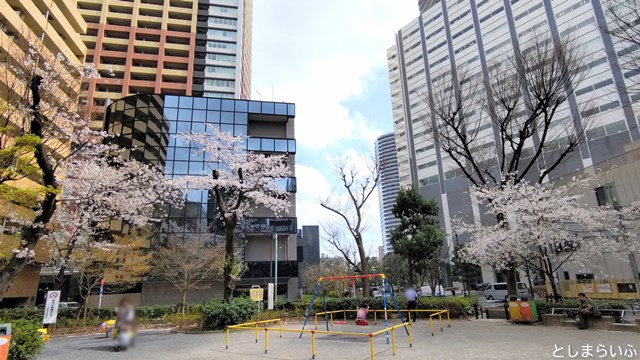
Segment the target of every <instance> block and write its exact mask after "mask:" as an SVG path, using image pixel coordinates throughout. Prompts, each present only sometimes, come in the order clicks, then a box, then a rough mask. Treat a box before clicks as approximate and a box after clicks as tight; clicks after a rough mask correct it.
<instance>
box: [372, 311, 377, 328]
mask: <svg viewBox="0 0 640 360" xmlns="http://www.w3.org/2000/svg"><path fill="white" fill-rule="evenodd" d="M373 323H374V324H375V325H378V312H377V311H376V310H373Z"/></svg>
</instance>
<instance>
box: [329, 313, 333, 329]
mask: <svg viewBox="0 0 640 360" xmlns="http://www.w3.org/2000/svg"><path fill="white" fill-rule="evenodd" d="M329 317H330V318H331V319H330V320H329V321H330V322H331V326H333V312H331V313H330V314H329Z"/></svg>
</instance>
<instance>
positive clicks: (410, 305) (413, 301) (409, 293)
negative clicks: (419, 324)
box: [404, 285, 418, 322]
mask: <svg viewBox="0 0 640 360" xmlns="http://www.w3.org/2000/svg"><path fill="white" fill-rule="evenodd" d="M404 297H405V298H406V299H407V309H408V310H409V311H408V314H409V321H411V310H416V309H417V307H418V303H417V300H418V293H416V289H414V287H413V285H410V286H409V287H407V289H406V290H405V291H404ZM415 321H416V314H415V313H414V314H413V322H415Z"/></svg>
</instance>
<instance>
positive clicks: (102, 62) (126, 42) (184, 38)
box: [78, 0, 252, 128]
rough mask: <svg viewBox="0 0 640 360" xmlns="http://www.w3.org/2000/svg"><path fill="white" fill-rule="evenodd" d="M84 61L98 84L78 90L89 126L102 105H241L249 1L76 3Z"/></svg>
mask: <svg viewBox="0 0 640 360" xmlns="http://www.w3.org/2000/svg"><path fill="white" fill-rule="evenodd" d="M78 9H79V11H80V13H81V14H82V16H83V17H84V19H85V20H86V22H87V24H88V31H87V34H86V35H84V36H83V40H84V42H85V44H86V46H87V48H88V49H89V50H88V52H87V62H93V63H95V64H96V65H97V67H98V69H99V70H100V71H101V74H102V76H103V78H102V79H95V80H91V81H89V82H88V83H87V84H86V85H85V86H84V91H85V92H84V93H83V94H84V96H85V97H86V100H87V104H88V110H89V111H90V113H91V114H92V115H91V116H92V120H93V121H94V123H93V126H94V127H96V128H100V127H101V125H102V120H103V114H104V106H105V104H106V102H107V99H110V100H111V101H113V100H116V99H120V98H122V97H124V96H127V95H129V94H171V95H193V96H208V97H218V98H230V99H232V98H241V99H247V98H249V95H250V85H251V83H250V77H251V17H252V15H251V11H252V0H206V1H204V0H203V1H195V0H171V1H165V0H140V1H122V0H106V1H103V0H79V1H78Z"/></svg>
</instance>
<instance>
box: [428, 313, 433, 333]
mask: <svg viewBox="0 0 640 360" xmlns="http://www.w3.org/2000/svg"><path fill="white" fill-rule="evenodd" d="M429 328H430V329H431V336H433V315H432V316H429Z"/></svg>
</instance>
